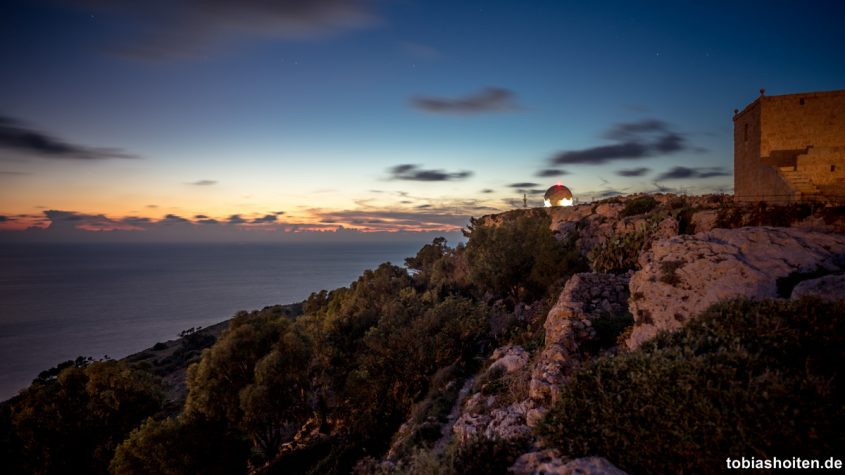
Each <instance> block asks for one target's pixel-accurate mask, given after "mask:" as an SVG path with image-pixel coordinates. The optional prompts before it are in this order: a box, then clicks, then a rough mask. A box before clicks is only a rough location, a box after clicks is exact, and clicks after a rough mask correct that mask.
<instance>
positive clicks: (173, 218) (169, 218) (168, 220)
mask: <svg viewBox="0 0 845 475" xmlns="http://www.w3.org/2000/svg"><path fill="white" fill-rule="evenodd" d="M162 222H163V223H164V224H181V223H190V221H188V220H187V219H185V218H183V217H181V216H179V215H175V214H167V215H165V216H164V219H163V220H162Z"/></svg>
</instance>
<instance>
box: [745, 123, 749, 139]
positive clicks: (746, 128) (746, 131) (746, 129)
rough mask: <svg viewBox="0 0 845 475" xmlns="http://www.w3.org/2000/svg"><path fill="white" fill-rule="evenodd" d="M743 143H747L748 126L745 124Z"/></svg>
mask: <svg viewBox="0 0 845 475" xmlns="http://www.w3.org/2000/svg"><path fill="white" fill-rule="evenodd" d="M745 141H746V142H748V124H745Z"/></svg>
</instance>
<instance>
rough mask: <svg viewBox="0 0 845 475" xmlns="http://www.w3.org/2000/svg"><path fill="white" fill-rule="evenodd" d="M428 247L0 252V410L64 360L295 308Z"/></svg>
mask: <svg viewBox="0 0 845 475" xmlns="http://www.w3.org/2000/svg"><path fill="white" fill-rule="evenodd" d="M422 244H424V242H418V243H417V242H391V243H378V244H376V243H354V244H341V243H284V244H281V243H274V244H255V243H250V244H137V243H133V244H126V243H122V244H102V243H98V244H0V401H3V400H6V399H8V398H10V397H12V396H14V395H15V394H17V392H18V391H20V390H21V389H23V388H25V387H26V386H28V385H29V383H30V382H31V381H32V379H33V378H35V377H36V376H37V375H38V373H39V372H41V371H42V370H44V369H47V368H50V367H53V366H55V365H56V364H58V363H60V362H62V361H66V360H69V359H73V358H76V357H77V356H91V357H93V358H95V359H98V358H103V357H109V358H113V359H119V358H122V357H124V356H127V355H129V354H132V353H135V352H137V351H141V350H143V349H145V348H148V347H150V346H152V345H154V344H155V343H156V342H159V341H166V340H172V339H174V338H177V337H178V334H179V332H180V331H182V330H186V329H188V328H191V327H198V326H203V327H205V326H208V325H212V324H215V323H218V322H221V321H224V320H226V319H228V318H229V317H231V316H232V315H234V314H235V313H236V312H238V311H240V310H255V309H261V308H263V307H265V306H268V305H275V304H287V303H293V302H299V301H302V300H304V299H305V298H307V297H308V295H309V294H310V293H311V292H314V291H319V290H321V289H326V290H331V289H335V288H338V287H343V286H348V285H349V284H350V283H351V282H353V281H354V280H355V279H356V278H357V277H358V276H360V275H361V273H362V272H363V271H364V270H366V269H374V268H375V267H377V266H378V265H379V264H380V263H382V262H392V263H394V264H396V265H400V266H401V265H403V263H404V259H405V257H408V256H412V255H415V254H416V252H417V250H418V249H419V248H420V247H421V245H422Z"/></svg>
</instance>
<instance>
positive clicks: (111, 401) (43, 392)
mask: <svg viewBox="0 0 845 475" xmlns="http://www.w3.org/2000/svg"><path fill="white" fill-rule="evenodd" d="M161 403H162V395H161V388H160V386H159V385H158V383H157V382H156V381H154V380H153V378H152V377H151V376H150V375H149V374H148V373H145V372H142V371H138V370H134V369H132V368H131V367H129V366H128V365H127V364H125V363H123V362H118V361H104V362H96V363H92V364H90V365H89V366H87V367H75V366H70V367H66V368H65V369H63V370H61V372H60V373H59V374H58V375H57V377H56V378H55V379H51V380H47V381H46V382H37V383H35V384H33V385H32V386H30V387H29V388H28V389H26V390H25V391H24V392H22V393H21V395H20V396H19V399H18V400H17V401H15V402H14V403H13V405H12V408H11V423H12V426H13V428H14V430H15V431H16V434H17V437H18V438H19V441H20V446H21V449H22V452H23V459H24V465H25V467H26V469H27V470H28V471H32V472H37V473H65V472H66V473H104V472H105V471H106V468H107V467H108V463H109V461H110V460H111V458H112V454H113V452H114V449H115V447H116V446H117V444H118V443H120V441H121V440H123V438H124V437H126V435H127V434H128V433H129V432H130V431H131V430H132V429H133V428H134V427H135V426H137V425H138V424H139V423H140V422H141V421H142V420H144V418H146V417H149V416H151V415H153V414H154V413H156V412H158V410H160V408H161Z"/></svg>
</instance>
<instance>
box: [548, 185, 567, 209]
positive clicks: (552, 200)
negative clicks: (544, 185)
mask: <svg viewBox="0 0 845 475" xmlns="http://www.w3.org/2000/svg"><path fill="white" fill-rule="evenodd" d="M573 201H574V200H573V199H572V192H571V191H569V188H567V187H565V186H563V185H561V184H560V183H558V184H557V185H554V186H553V187H551V188H549V189H548V190H546V195H545V196H543V204H545V205H546V207H547V208H548V207H550V206H572V203H573Z"/></svg>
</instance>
